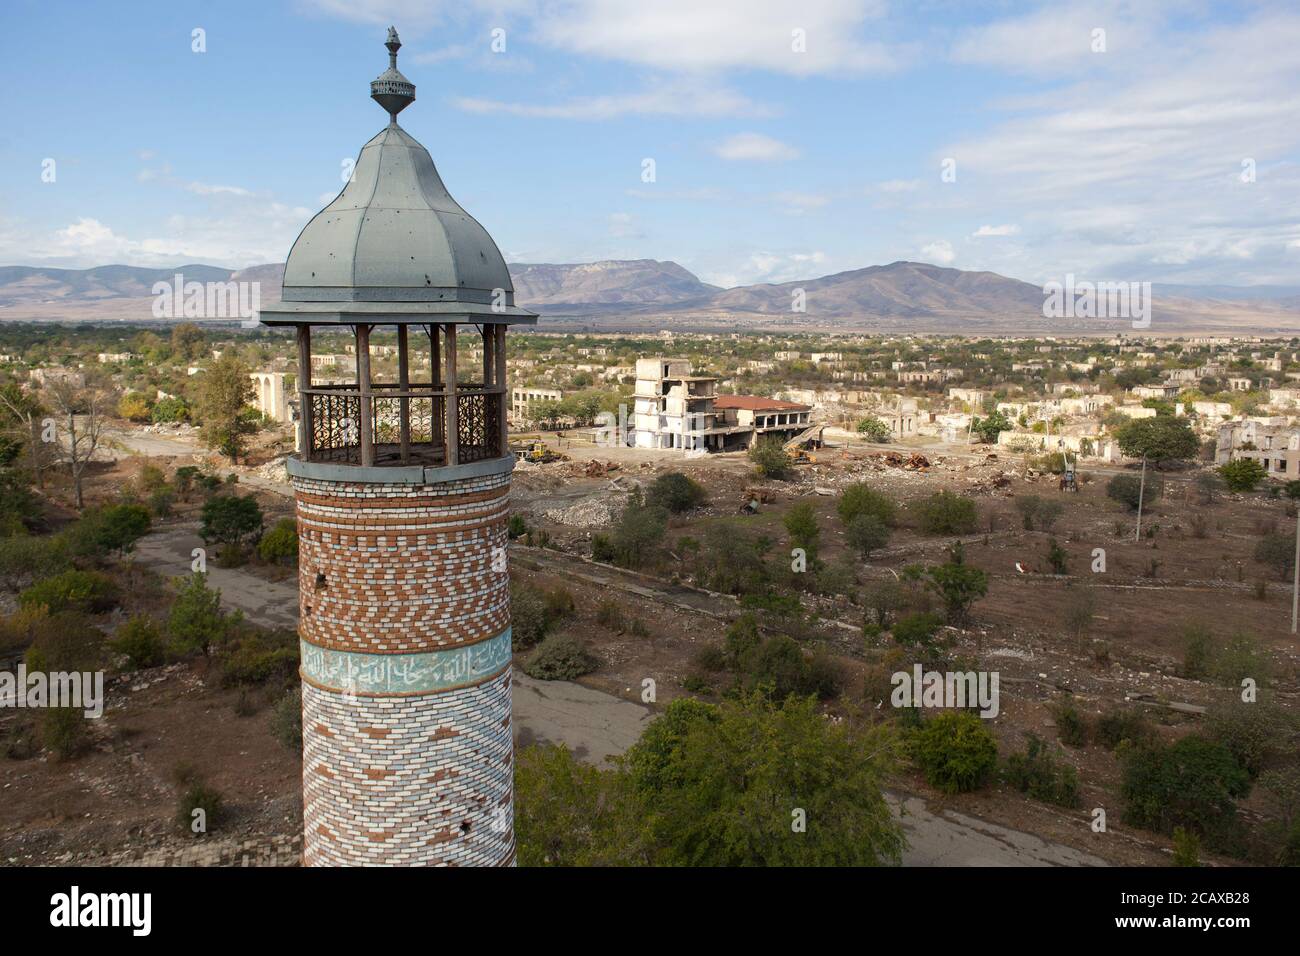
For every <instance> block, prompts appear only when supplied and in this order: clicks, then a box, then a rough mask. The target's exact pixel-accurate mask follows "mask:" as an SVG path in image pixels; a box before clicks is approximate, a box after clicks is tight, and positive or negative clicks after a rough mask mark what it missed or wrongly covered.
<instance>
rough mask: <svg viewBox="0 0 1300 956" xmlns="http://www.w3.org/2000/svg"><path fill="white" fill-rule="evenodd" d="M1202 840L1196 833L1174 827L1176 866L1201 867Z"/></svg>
mask: <svg viewBox="0 0 1300 956" xmlns="http://www.w3.org/2000/svg"><path fill="white" fill-rule="evenodd" d="M1200 865H1201V840H1200V838H1199V837H1198V836H1197V835H1196V834H1195V833H1189V832H1187V831H1186V830H1184V829H1183V828H1182V827H1174V866H1200Z"/></svg>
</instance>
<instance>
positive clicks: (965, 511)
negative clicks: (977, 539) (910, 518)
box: [909, 491, 979, 534]
mask: <svg viewBox="0 0 1300 956" xmlns="http://www.w3.org/2000/svg"><path fill="white" fill-rule="evenodd" d="M909 510H910V511H911V513H912V514H913V515H914V516H915V518H916V522H917V525H918V526H919V527H920V529H921V530H922V531H925V532H926V533H928V534H970V533H971V532H972V531H974V530H975V528H976V526H977V525H978V524H979V514H978V512H977V511H976V510H975V502H973V501H971V500H970V499H969V498H963V497H961V496H960V495H955V494H953V493H952V492H951V491H939V492H936V493H935V494H932V495H930V496H928V497H926V498H921V499H919V500H917V501H913V502H912V504H911V505H910V507H909Z"/></svg>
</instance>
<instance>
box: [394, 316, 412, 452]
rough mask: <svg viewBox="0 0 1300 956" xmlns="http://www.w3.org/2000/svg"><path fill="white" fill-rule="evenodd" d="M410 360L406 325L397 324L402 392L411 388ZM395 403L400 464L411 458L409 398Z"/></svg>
mask: <svg viewBox="0 0 1300 956" xmlns="http://www.w3.org/2000/svg"><path fill="white" fill-rule="evenodd" d="M410 360H411V356H410V353H409V351H408V350H407V338H406V326H404V325H399V326H398V327H397V387H398V389H399V390H401V391H403V392H409V391H410V390H411V362H410ZM397 405H398V408H399V409H400V415H401V421H400V422H399V423H398V428H399V429H400V431H401V436H402V437H401V443H402V464H403V465H405V464H407V463H409V462H410V460H411V400H410V399H409V398H402V399H401V400H400V401H398V403H397Z"/></svg>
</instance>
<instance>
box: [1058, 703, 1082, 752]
mask: <svg viewBox="0 0 1300 956" xmlns="http://www.w3.org/2000/svg"><path fill="white" fill-rule="evenodd" d="M1052 717H1053V719H1054V720H1055V721H1056V735H1057V736H1058V737H1060V738H1061V743H1065V744H1069V745H1070V746H1071V747H1086V746H1088V723H1087V721H1085V720H1084V719H1083V715H1082V714H1080V713H1079V708H1077V707H1075V706H1074V704H1072V703H1071V702H1070V701H1068V700H1063V701H1060V702H1059V703H1057V704H1055V705H1054V706H1053V707H1052Z"/></svg>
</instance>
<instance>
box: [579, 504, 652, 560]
mask: <svg viewBox="0 0 1300 956" xmlns="http://www.w3.org/2000/svg"><path fill="white" fill-rule="evenodd" d="M667 529H668V515H667V512H665V511H664V510H663V509H662V508H659V507H656V506H654V505H648V504H646V503H645V502H644V501H643V500H642V499H641V496H640V495H638V494H633V495H632V496H631V497H630V498H629V499H628V502H627V504H626V505H625V506H624V507H623V512H622V514H621V515H620V516H619V519H618V521H617V522H616V523H615V525H614V527H613V529H612V530H611V532H610V534H609V535H608V536H606V535H595V536H593V538H592V557H593V558H595V559H596V560H597V561H612V562H613V563H614V564H617V565H619V566H621V567H625V568H639V567H641V566H642V565H643V564H645V563H646V562H647V561H648V560H649V559H650V557H651V556H652V555H653V553H654V550H655V547H656V546H657V545H658V544H659V542H660V541H661V540H662V539H663V536H664V532H665V531H666V530H667Z"/></svg>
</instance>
